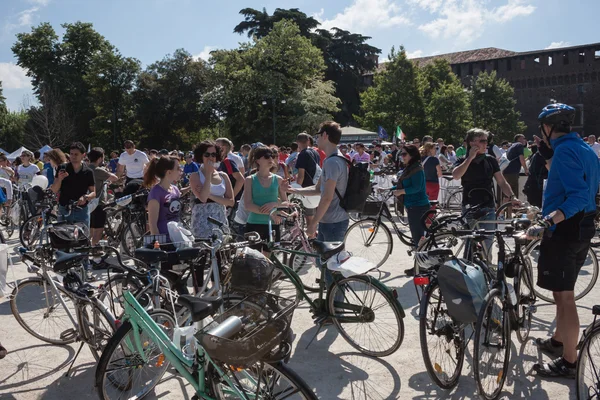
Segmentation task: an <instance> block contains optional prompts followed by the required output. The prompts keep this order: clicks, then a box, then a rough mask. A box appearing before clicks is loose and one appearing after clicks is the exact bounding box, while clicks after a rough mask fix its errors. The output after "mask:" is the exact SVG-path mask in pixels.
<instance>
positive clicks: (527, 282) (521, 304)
mask: <svg viewBox="0 0 600 400" xmlns="http://www.w3.org/2000/svg"><path fill="white" fill-rule="evenodd" d="M528 262H529V260H528V259H525V263H528ZM530 268H531V266H519V272H518V274H517V277H516V278H515V285H514V286H515V294H516V295H517V301H518V304H517V324H518V326H517V329H516V331H517V339H518V340H519V343H521V344H523V343H525V342H526V341H527V339H528V338H529V332H530V331H531V319H532V317H533V315H532V312H531V306H533V305H534V304H535V291H534V288H533V284H532V282H531V269H530ZM524 289H525V290H524Z"/></svg>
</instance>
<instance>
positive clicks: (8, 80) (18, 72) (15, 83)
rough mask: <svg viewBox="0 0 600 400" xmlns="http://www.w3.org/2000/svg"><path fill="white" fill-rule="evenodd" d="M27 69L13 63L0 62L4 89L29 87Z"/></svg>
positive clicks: (0, 79)
mask: <svg viewBox="0 0 600 400" xmlns="http://www.w3.org/2000/svg"><path fill="white" fill-rule="evenodd" d="M26 74H27V71H26V70H25V69H23V68H21V67H19V66H18V65H16V64H13V63H0V81H2V87H3V88H4V89H29V88H31V81H30V79H29V78H28V77H27V75H26Z"/></svg>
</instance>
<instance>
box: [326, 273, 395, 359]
mask: <svg viewBox="0 0 600 400" xmlns="http://www.w3.org/2000/svg"><path fill="white" fill-rule="evenodd" d="M352 282H355V283H356V287H348V286H350V284H351V283H352ZM342 286H344V287H345V290H344V289H341V288H342ZM357 287H359V288H357ZM384 288H385V286H384V285H383V284H382V283H381V282H379V281H378V280H377V279H375V278H373V277H371V276H368V275H356V276H351V277H348V278H344V279H341V280H339V281H336V282H335V283H334V284H333V285H332V286H331V287H330V288H329V290H328V292H327V305H328V308H329V310H328V311H329V314H330V315H332V316H333V318H332V319H333V323H334V324H335V326H336V327H337V329H338V331H339V332H340V334H341V335H342V337H343V338H344V339H345V340H346V341H347V342H348V343H349V344H350V345H351V346H352V347H354V348H355V349H357V350H358V351H360V352H361V353H363V354H366V355H368V356H371V357H385V356H389V355H390V354H393V353H394V352H395V351H396V350H398V348H400V346H401V345H402V341H403V340H404V320H403V317H404V310H402V308H401V307H400V305H399V303H398V301H397V300H396V299H394V298H392V297H391V296H390V295H388V293H386V290H385V289H384ZM337 291H340V292H341V293H342V296H343V299H344V300H343V302H344V303H347V304H349V305H351V306H354V307H353V308H355V310H350V311H349V312H350V315H348V311H343V310H344V308H343V307H340V304H339V301H340V300H338V306H337V307H336V306H335V302H336V298H338V299H341V297H339V296H338V293H337ZM372 291H374V292H375V293H374V294H371V293H372ZM349 294H351V295H352V297H354V298H353V299H349V298H348V295H349ZM359 294H361V295H363V296H365V297H362V299H361V297H360V296H359ZM377 294H380V298H381V299H382V300H383V301H384V302H385V303H387V304H383V305H379V304H377V307H374V306H373V304H374V301H375V297H376V295H377ZM366 299H371V300H372V301H371V303H370V304H369V305H368V306H367V305H365V301H364V300H366ZM353 300H358V303H356V302H354V301H353ZM361 300H363V301H361ZM386 305H387V306H389V308H390V309H391V313H388V314H389V316H388V317H387V318H386V317H383V319H385V322H383V324H384V325H385V327H386V329H385V330H384V332H385V333H389V332H390V331H393V332H392V334H390V336H392V335H393V337H391V339H392V340H391V341H390V343H391V344H389V345H387V347H384V348H382V349H371V348H367V347H366V346H365V345H364V344H363V343H359V341H358V340H357V339H358V338H356V337H353V333H351V332H350V331H349V330H348V329H347V328H346V327H347V326H348V325H352V326H357V325H360V326H361V327H360V328H359V329H358V333H359V334H362V333H365V331H367V330H370V331H373V325H372V324H371V323H372V322H376V321H377V319H378V318H380V317H379V316H380V315H381V313H382V311H383V307H385V306H386ZM375 309H377V311H378V312H377V314H375ZM346 310H348V308H346ZM365 310H368V312H366V313H365ZM357 311H359V315H357V314H356V312H357ZM352 313H353V314H352ZM388 314H386V315H388ZM349 317H355V318H359V319H362V320H363V321H361V323H352V322H348V323H346V322H342V321H340V319H341V318H349ZM369 319H372V320H371V321H365V320H369ZM392 319H395V323H393V322H391V321H392ZM365 323H368V324H369V325H367V326H366V327H364V325H365ZM355 332H356V331H355ZM375 337H376V338H377V340H376V341H377V342H378V344H381V343H383V340H384V338H383V335H382V333H380V332H376V333H375Z"/></svg>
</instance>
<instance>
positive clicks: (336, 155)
mask: <svg viewBox="0 0 600 400" xmlns="http://www.w3.org/2000/svg"><path fill="white" fill-rule="evenodd" d="M335 157H339V158H341V159H342V160H344V161H346V164H348V169H350V168H351V167H352V161H350V160H348V159H347V158H346V157H344V156H340V155H339V154H335ZM335 194H337V197H339V199H340V202H341V201H342V200H343V198H342V195H341V194H340V192H339V190H338V189H337V185H336V186H335Z"/></svg>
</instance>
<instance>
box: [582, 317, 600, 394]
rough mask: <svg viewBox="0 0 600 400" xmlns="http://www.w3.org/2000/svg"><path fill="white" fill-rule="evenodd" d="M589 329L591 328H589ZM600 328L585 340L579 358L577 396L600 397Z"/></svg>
mask: <svg viewBox="0 0 600 400" xmlns="http://www.w3.org/2000/svg"><path fill="white" fill-rule="evenodd" d="M588 329H589V328H588ZM599 382H600V329H598V328H596V329H594V330H593V331H592V332H591V333H590V334H589V336H588V337H587V338H586V339H585V341H584V342H583V345H582V346H581V349H580V350H579V357H578V359H577V385H576V386H577V398H578V399H598V398H600V385H599Z"/></svg>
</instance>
